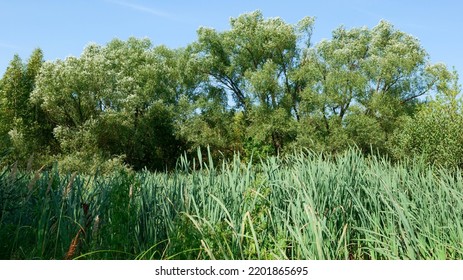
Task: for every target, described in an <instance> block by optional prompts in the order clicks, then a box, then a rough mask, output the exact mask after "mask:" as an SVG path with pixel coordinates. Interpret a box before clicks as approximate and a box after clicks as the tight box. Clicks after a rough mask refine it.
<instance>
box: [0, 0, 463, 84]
mask: <svg viewBox="0 0 463 280" xmlns="http://www.w3.org/2000/svg"><path fill="white" fill-rule="evenodd" d="M462 3H463V2H461V1H457V0H455V1H451V0H440V1H432V0H422V1H418V0H409V1H407V0H401V1H397V0H389V1H386V0H349V1H347V0H346V1H341V0H324V1H310V0H308V1H292V0H285V1H269V0H267V1H265V0H255V1H252V0H237V1H236V0H235V1H205V0H196V1H180V0H169V1H167V0H166V1H156V0H152V1H148V0H0V74H1V75H3V73H4V71H5V70H6V67H7V65H8V63H9V61H11V59H12V58H13V55H14V54H15V53H17V54H19V55H20V56H21V58H22V59H23V60H26V59H27V58H28V57H29V55H30V54H31V52H32V51H33V49H34V48H37V47H40V48H41V49H42V50H43V51H44V54H45V59H47V60H54V59H57V58H65V57H66V56H68V55H74V56H78V55H80V53H81V52H82V50H83V48H84V47H85V46H86V45H87V44H88V43H90V42H96V43H98V44H106V43H107V42H109V41H110V40H111V39H113V38H120V39H127V38H128V37H130V36H135V37H148V38H150V39H151V41H152V42H153V44H154V45H160V44H164V45H167V46H169V47H172V48H176V47H182V46H186V45H187V44H189V43H191V42H193V41H194V40H195V39H196V30H197V29H198V27H200V26H208V27H213V28H216V29H218V30H225V29H228V28H229V18H230V17H236V16H238V15H240V14H242V13H245V12H250V11H254V10H257V9H259V10H261V11H262V12H263V14H264V16H265V17H276V16H279V17H281V18H283V19H284V20H285V21H286V22H289V23H296V22H297V21H298V20H300V19H301V18H303V17H304V16H315V17H316V22H315V33H314V36H313V40H312V41H313V43H316V42H319V41H320V40H321V39H323V38H330V36H331V31H332V30H333V29H335V28H336V27H338V26H340V25H344V26H346V27H347V28H351V27H360V26H368V27H373V26H375V25H376V24H377V23H378V22H379V21H380V20H381V19H386V20H388V21H390V22H391V23H392V24H394V25H395V27H396V28H397V29H399V30H402V31H404V32H407V33H409V34H412V35H413V36H415V37H417V38H418V39H419V40H420V41H421V44H422V46H423V47H424V48H425V49H426V50H427V51H428V53H429V54H430V57H431V61H432V62H433V63H436V62H443V63H445V64H447V65H448V66H450V67H452V66H454V67H455V68H456V69H457V71H458V72H459V73H460V75H462V74H463V55H462V53H461V52H462V50H463V36H462V35H463V34H462V33H463V32H462V28H463V16H462V15H461V13H462V12H463V4H462Z"/></svg>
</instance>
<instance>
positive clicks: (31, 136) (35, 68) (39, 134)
mask: <svg viewBox="0 0 463 280" xmlns="http://www.w3.org/2000/svg"><path fill="white" fill-rule="evenodd" d="M42 63H43V53H42V51H41V50H40V49H36V50H34V51H33V53H32V54H31V56H30V58H29V59H28V61H27V64H24V63H23V62H22V61H21V59H20V58H19V56H17V55H15V56H14V58H13V60H12V61H11V63H10V66H9V67H8V69H7V71H6V72H5V75H4V77H3V79H2V82H1V83H2V89H1V93H0V107H1V109H2V112H3V113H2V115H1V116H0V127H1V128H0V133H1V136H2V139H3V140H2V141H1V142H2V144H3V145H4V146H5V147H10V148H11V149H10V152H11V154H10V156H9V158H10V160H11V161H13V160H14V161H17V160H19V161H20V163H21V164H22V163H24V162H25V161H26V160H28V159H29V158H31V156H32V155H34V154H37V153H40V154H42V155H43V154H46V150H47V149H46V145H47V144H48V142H49V141H50V139H51V129H50V126H48V124H47V118H46V116H45V115H44V113H43V111H42V110H41V109H40V108H39V107H37V106H34V105H33V104H31V102H30V95H31V92H32V91H33V89H34V87H35V80H36V77H37V75H38V73H39V70H40V68H41V65H42Z"/></svg>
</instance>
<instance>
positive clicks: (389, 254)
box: [0, 11, 463, 259]
mask: <svg viewBox="0 0 463 280" xmlns="http://www.w3.org/2000/svg"><path fill="white" fill-rule="evenodd" d="M313 30H314V19H313V18H310V17H307V18H304V19H302V20H301V21H300V22H298V23H296V24H288V23H286V22H284V21H283V20H282V19H280V18H264V17H263V15H262V14H261V13H260V12H259V11H256V12H253V13H248V14H243V15H241V16H239V17H237V18H233V19H231V20H230V29H229V30H225V31H220V32H219V31H217V30H214V29H211V28H200V29H199V30H198V38H197V40H196V41H195V42H192V43H191V44H190V45H188V46H186V47H185V48H179V49H169V48H167V47H165V46H153V45H152V43H151V42H150V40H149V39H137V38H129V39H128V40H127V41H122V40H119V39H114V40H112V41H111V42H109V43H108V44H106V45H104V46H100V45H96V44H90V45H88V46H87V47H85V49H84V51H83V53H82V54H81V55H80V56H79V57H67V58H65V59H58V60H55V61H44V59H43V53H42V51H41V50H40V49H37V50H35V51H34V52H33V53H32V55H31V56H30V58H29V59H28V60H27V61H26V62H23V61H22V60H21V58H20V57H19V56H15V57H14V58H13V60H12V61H11V63H10V65H9V66H8V68H7V69H6V71H5V74H4V76H3V77H2V78H1V79H0V170H1V173H0V254H1V255H0V258H5V259H35V258H38V259H61V258H82V259H126V258H129V259H132V258H139V259H177V258H185V259H436V258H437V259H457V258H462V250H461V249H460V247H461V240H463V239H462V236H461V235H462V232H463V231H462V227H461V224H460V222H459V221H460V220H461V214H460V213H461V212H462V210H463V209H462V203H461V201H462V199H461V188H462V180H463V179H462V178H463V177H462V176H461V168H462V167H463V148H462V147H463V133H462V129H461V127H462V125H463V111H462V105H463V103H462V100H461V96H460V91H461V89H460V85H459V83H458V75H457V73H456V72H455V71H451V70H449V69H448V68H447V67H446V66H445V65H443V64H432V63H431V62H430V58H429V56H428V54H427V53H426V51H425V50H424V49H423V48H422V46H421V45H420V42H419V41H418V39H416V38H414V37H413V36H411V35H408V34H406V33H404V32H401V31H399V30H397V29H395V28H394V26H393V25H392V24H390V23H388V22H386V21H381V22H379V23H378V25H377V26H375V27H373V28H371V29H369V28H366V27H362V28H353V29H346V28H344V27H340V28H338V29H336V30H334V31H333V33H332V37H331V38H330V39H329V40H323V41H321V42H318V43H315V44H313V43H312V42H311V37H312V33H313ZM206 147H207V151H208V152H207V153H201V151H204V150H205V149H206ZM198 152H199V153H198Z"/></svg>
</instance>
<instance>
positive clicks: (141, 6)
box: [105, 0, 177, 20]
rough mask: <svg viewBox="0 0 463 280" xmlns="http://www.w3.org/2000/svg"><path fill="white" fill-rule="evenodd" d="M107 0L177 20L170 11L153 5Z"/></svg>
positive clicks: (107, 0)
mask: <svg viewBox="0 0 463 280" xmlns="http://www.w3.org/2000/svg"><path fill="white" fill-rule="evenodd" d="M105 1H106V2H109V3H112V4H116V5H119V6H123V7H127V8H129V9H132V10H135V11H139V12H142V13H147V14H151V15H154V16H157V17H162V18H166V19H170V20H177V18H176V17H175V16H174V15H172V14H170V13H167V12H164V11H161V10H158V9H155V8H152V7H147V6H144V5H140V4H135V3H131V2H128V1H120V0H105Z"/></svg>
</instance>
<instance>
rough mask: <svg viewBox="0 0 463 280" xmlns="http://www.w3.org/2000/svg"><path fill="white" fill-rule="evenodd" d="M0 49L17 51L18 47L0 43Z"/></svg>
mask: <svg viewBox="0 0 463 280" xmlns="http://www.w3.org/2000/svg"><path fill="white" fill-rule="evenodd" d="M0 48H2V49H18V48H19V47H18V46H15V45H12V44H8V43H4V42H0Z"/></svg>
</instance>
